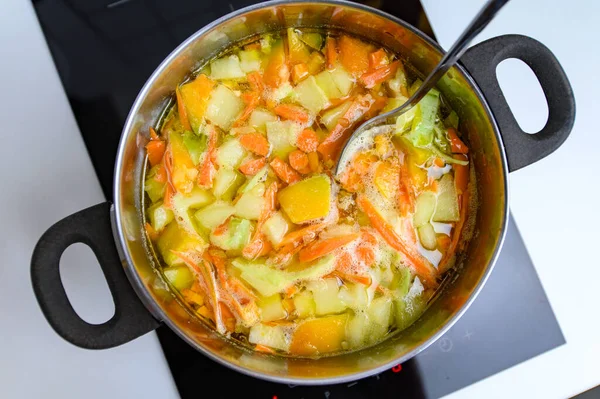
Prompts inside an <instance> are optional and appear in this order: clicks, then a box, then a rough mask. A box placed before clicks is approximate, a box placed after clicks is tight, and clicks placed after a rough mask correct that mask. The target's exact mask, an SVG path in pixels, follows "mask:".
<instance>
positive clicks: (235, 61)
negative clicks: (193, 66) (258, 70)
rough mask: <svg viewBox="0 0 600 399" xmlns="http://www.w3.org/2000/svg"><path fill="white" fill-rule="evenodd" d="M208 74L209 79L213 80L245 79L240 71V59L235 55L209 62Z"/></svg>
mask: <svg viewBox="0 0 600 399" xmlns="http://www.w3.org/2000/svg"><path fill="white" fill-rule="evenodd" d="M210 73H211V75H210V77H211V78H212V79H215V80H220V79H241V78H245V77H246V74H245V73H244V71H242V68H241V65H240V59H239V58H238V57H237V56H236V55H229V56H225V57H222V58H217V59H216V60H213V61H211V62H210Z"/></svg>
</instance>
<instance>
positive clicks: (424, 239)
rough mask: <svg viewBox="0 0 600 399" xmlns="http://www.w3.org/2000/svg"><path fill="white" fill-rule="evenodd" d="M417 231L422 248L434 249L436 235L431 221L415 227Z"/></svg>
mask: <svg viewBox="0 0 600 399" xmlns="http://www.w3.org/2000/svg"><path fill="white" fill-rule="evenodd" d="M417 232H418V233H419V241H421V245H423V248H425V249H429V250H434V249H435V248H436V247H437V236H436V235H435V230H434V229H433V226H432V225H431V223H426V224H424V225H423V226H420V227H419V228H418V229H417Z"/></svg>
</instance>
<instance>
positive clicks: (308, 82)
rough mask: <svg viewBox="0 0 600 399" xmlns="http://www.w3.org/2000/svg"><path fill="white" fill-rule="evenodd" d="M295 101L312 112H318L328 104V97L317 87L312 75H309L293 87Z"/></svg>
mask: <svg viewBox="0 0 600 399" xmlns="http://www.w3.org/2000/svg"><path fill="white" fill-rule="evenodd" d="M294 92H295V93H296V99H295V101H296V102H297V103H298V104H300V105H302V106H303V107H304V108H306V109H308V110H309V111H311V112H313V113H315V114H316V113H319V111H321V110H322V109H323V108H325V107H327V106H328V105H329V98H327V95H326V94H325V92H324V91H323V89H321V88H320V87H319V85H318V84H317V81H316V79H315V77H314V76H309V77H308V78H306V79H304V80H303V81H302V82H300V83H299V84H298V86H296V87H295V89H294Z"/></svg>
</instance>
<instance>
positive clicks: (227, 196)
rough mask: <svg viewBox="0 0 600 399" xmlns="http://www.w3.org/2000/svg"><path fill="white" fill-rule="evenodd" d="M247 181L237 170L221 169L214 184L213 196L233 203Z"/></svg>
mask: <svg viewBox="0 0 600 399" xmlns="http://www.w3.org/2000/svg"><path fill="white" fill-rule="evenodd" d="M245 181H246V177H245V176H244V175H242V174H241V173H240V172H238V171H237V170H233V169H230V168H227V167H222V168H219V170H217V174H216V175H215V180H214V182H213V194H214V195H215V197H217V198H220V199H222V200H224V201H231V200H232V199H233V198H234V197H235V194H236V193H237V190H238V189H239V188H240V186H241V185H242V184H244V182H245Z"/></svg>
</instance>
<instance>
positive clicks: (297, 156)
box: [289, 150, 310, 174]
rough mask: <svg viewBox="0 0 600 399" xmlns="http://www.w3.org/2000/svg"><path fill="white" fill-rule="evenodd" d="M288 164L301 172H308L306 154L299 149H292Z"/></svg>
mask: <svg viewBox="0 0 600 399" xmlns="http://www.w3.org/2000/svg"><path fill="white" fill-rule="evenodd" d="M289 160H290V166H291V167H292V168H294V169H296V170H297V171H298V172H300V173H302V174H306V173H309V172H310V167H309V166H308V155H306V153H305V152H303V151H300V150H294V151H292V152H291V153H290V155H289Z"/></svg>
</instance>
